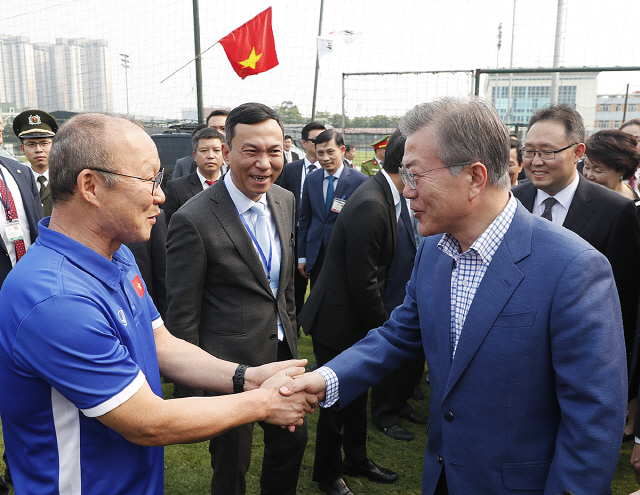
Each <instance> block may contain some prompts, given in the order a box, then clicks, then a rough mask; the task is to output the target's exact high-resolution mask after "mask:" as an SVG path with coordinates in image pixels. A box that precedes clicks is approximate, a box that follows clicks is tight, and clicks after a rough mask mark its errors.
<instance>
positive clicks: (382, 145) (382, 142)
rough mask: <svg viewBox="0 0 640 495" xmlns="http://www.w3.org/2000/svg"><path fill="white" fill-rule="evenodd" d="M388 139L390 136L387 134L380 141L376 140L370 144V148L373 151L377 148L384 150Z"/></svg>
mask: <svg viewBox="0 0 640 495" xmlns="http://www.w3.org/2000/svg"><path fill="white" fill-rule="evenodd" d="M390 137H391V134H387V135H386V136H385V137H383V138H382V139H378V140H377V141H376V142H375V143H371V146H373V149H374V150H377V149H378V148H386V147H387V141H389V138H390Z"/></svg>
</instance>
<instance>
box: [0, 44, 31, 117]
mask: <svg viewBox="0 0 640 495" xmlns="http://www.w3.org/2000/svg"><path fill="white" fill-rule="evenodd" d="M0 52H2V55H0V64H1V67H2V70H0V72H1V73H2V80H0V82H1V83H2V86H3V90H0V96H2V98H3V99H2V100H0V102H2V103H9V102H11V103H15V105H16V106H17V107H18V108H30V107H34V106H36V105H37V101H38V100H37V90H36V77H35V64H34V58H33V47H32V46H31V43H29V38H27V37H25V36H5V35H0Z"/></svg>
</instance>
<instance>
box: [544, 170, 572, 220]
mask: <svg viewBox="0 0 640 495" xmlns="http://www.w3.org/2000/svg"><path fill="white" fill-rule="evenodd" d="M578 175H579V174H578V171H576V175H575V177H574V179H573V181H571V183H570V184H569V185H568V186H567V187H565V188H564V189H563V190H562V191H560V192H559V193H557V194H556V195H555V196H553V197H554V198H555V199H556V203H555V204H554V205H553V207H552V208H551V218H552V220H551V221H552V222H553V223H555V224H557V225H562V224H563V223H564V220H565V218H567V213H568V212H569V207H570V206H571V202H572V201H573V197H574V196H575V194H576V190H577V189H578V183H579V181H580V177H578ZM550 197H551V196H550V195H549V194H547V193H546V192H544V191H542V190H540V189H538V191H537V192H536V199H535V200H534V202H533V214H534V215H538V216H541V215H542V213H543V212H544V200H545V199H547V198H550Z"/></svg>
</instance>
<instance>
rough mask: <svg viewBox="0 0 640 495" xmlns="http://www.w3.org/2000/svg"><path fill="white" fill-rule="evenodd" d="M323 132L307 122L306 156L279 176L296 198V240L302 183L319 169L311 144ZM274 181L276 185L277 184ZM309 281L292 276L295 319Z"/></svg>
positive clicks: (319, 125) (297, 274)
mask: <svg viewBox="0 0 640 495" xmlns="http://www.w3.org/2000/svg"><path fill="white" fill-rule="evenodd" d="M324 130H325V126H324V124H323V123H322V122H309V123H308V124H307V125H305V126H304V127H303V128H302V147H303V148H304V150H305V152H306V154H305V156H304V157H303V158H302V159H301V160H297V161H295V162H291V163H287V164H285V166H284V168H283V169H282V173H281V174H280V177H279V179H280V186H281V187H283V188H285V189H286V190H287V191H291V192H292V193H293V195H294V196H295V198H296V213H295V215H296V232H295V234H296V239H298V218H299V216H300V197H301V196H302V189H303V187H304V181H305V179H306V178H307V175H309V174H310V173H311V172H313V171H314V170H316V168H319V167H320V165H319V164H318V162H317V160H318V157H316V145H315V143H314V142H313V141H314V139H315V138H316V136H317V135H318V134H320V133H321V132H322V131H324ZM277 183H278V182H277V180H276V184H277ZM297 244H298V243H297V242H296V250H295V255H296V259H298V254H297V253H298V246H297ZM308 284H309V279H308V278H307V277H305V276H303V275H302V274H301V273H300V272H299V271H298V270H296V272H295V273H294V276H293V285H294V289H295V299H296V319H297V318H298V315H299V314H300V310H301V309H302V306H304V298H305V296H306V295H307V285H308Z"/></svg>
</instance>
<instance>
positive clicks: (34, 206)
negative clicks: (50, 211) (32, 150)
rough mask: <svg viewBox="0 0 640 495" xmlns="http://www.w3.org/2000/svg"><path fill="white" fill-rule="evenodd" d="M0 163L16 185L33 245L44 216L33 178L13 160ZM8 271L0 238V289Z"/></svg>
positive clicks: (1, 160)
mask: <svg viewBox="0 0 640 495" xmlns="http://www.w3.org/2000/svg"><path fill="white" fill-rule="evenodd" d="M0 163H1V164H2V165H0V166H3V171H4V173H5V174H6V173H7V171H8V172H9V174H10V175H11V176H12V177H13V179H14V180H15V181H16V183H17V184H18V189H20V197H21V199H22V204H23V206H24V210H25V213H26V214H27V221H28V222H29V233H30V235H31V242H32V243H33V242H34V241H35V240H36V237H38V222H39V221H40V219H41V218H42V217H43V216H44V213H43V212H42V203H40V193H39V192H38V187H37V186H36V181H35V179H34V178H33V173H32V172H31V169H30V168H28V167H26V166H24V165H22V164H20V163H18V162H17V161H15V160H10V159H8V158H3V157H0ZM9 270H11V260H10V259H9V255H8V254H7V246H5V245H4V242H3V241H2V239H1V238H0V287H1V286H2V282H4V279H5V278H6V276H7V274H8V273H9Z"/></svg>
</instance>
